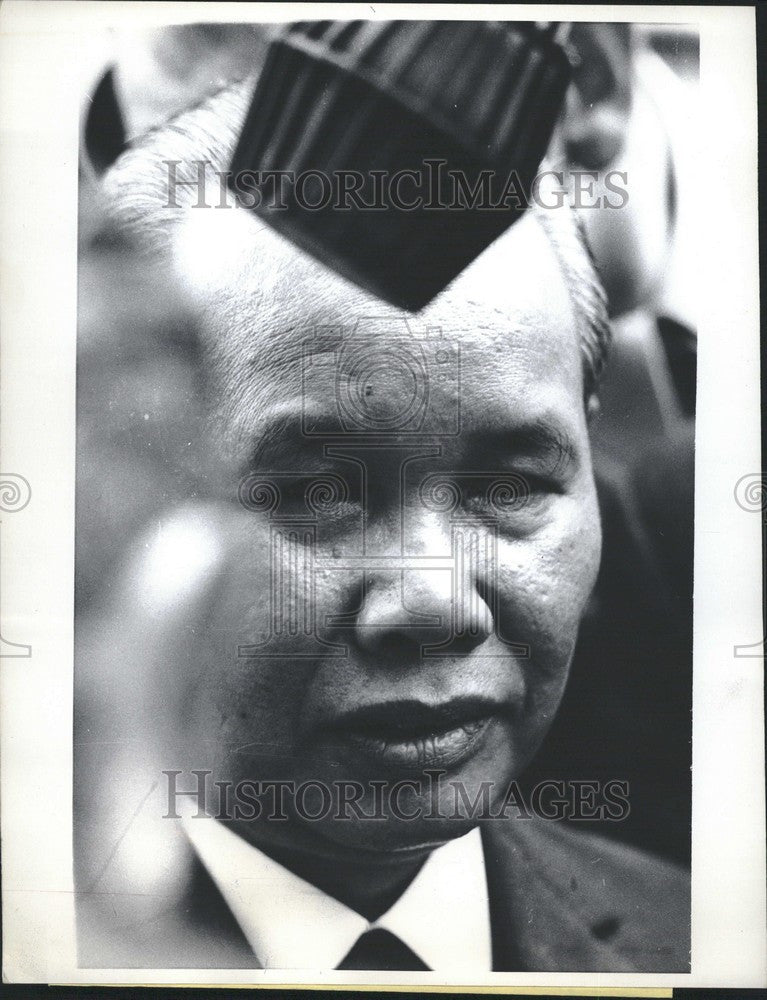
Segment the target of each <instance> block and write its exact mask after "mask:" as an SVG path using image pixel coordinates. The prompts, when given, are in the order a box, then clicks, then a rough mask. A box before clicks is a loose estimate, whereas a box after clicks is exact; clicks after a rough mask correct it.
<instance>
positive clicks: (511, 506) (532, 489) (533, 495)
mask: <svg viewBox="0 0 767 1000" xmlns="http://www.w3.org/2000/svg"><path fill="white" fill-rule="evenodd" d="M549 492H551V491H550V490H549V489H548V488H547V486H546V484H545V482H544V480H543V479H541V478H540V477H538V476H531V475H527V474H522V473H519V472H509V473H504V474H502V475H499V476H489V477H487V479H486V480H485V481H484V482H482V483H475V484H473V486H472V488H471V489H470V490H468V491H467V494H468V495H467V506H468V507H469V509H471V510H475V511H477V512H479V513H483V514H486V515H488V516H492V517H502V516H504V515H507V514H514V513H518V512H521V511H526V510H531V509H533V508H534V507H536V506H538V505H539V504H540V503H541V502H542V501H543V500H544V499H545V496H546V494H547V493H549Z"/></svg>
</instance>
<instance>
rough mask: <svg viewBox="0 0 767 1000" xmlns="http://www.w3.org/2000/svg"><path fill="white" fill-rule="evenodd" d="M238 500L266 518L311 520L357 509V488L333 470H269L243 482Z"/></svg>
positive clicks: (358, 500) (358, 501) (358, 502)
mask: <svg viewBox="0 0 767 1000" xmlns="http://www.w3.org/2000/svg"><path fill="white" fill-rule="evenodd" d="M240 500H241V502H242V503H243V505H244V506H245V507H247V508H248V509H250V510H253V511H256V512H258V511H260V512H261V513H265V514H268V516H269V517H270V518H283V517H287V518H305V519H315V518H321V517H328V516H340V515H343V514H345V513H349V512H352V511H356V510H358V509H359V504H360V499H359V489H357V488H355V487H354V486H353V485H352V484H350V483H349V482H348V481H347V480H346V479H345V478H344V477H343V476H339V475H337V474H335V473H322V474H306V475H303V474H299V473H284V472H283V473H272V474H266V475H260V474H259V475H255V474H254V475H253V476H250V477H247V479H246V480H244V481H243V483H242V485H241V488H240Z"/></svg>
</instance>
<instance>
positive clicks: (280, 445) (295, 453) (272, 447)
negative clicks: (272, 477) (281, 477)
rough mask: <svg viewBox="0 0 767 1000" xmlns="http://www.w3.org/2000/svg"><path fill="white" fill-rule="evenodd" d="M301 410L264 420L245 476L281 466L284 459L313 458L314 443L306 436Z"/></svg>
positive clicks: (289, 411)
mask: <svg viewBox="0 0 767 1000" xmlns="http://www.w3.org/2000/svg"><path fill="white" fill-rule="evenodd" d="M303 418H304V414H303V411H302V410H301V409H300V408H295V409H294V408H291V409H290V410H287V411H284V412H282V413H277V414H274V415H272V416H267V417H266V418H265V420H264V423H263V425H262V426H261V427H260V428H259V429H258V439H257V440H256V442H255V444H254V445H253V447H252V448H251V449H250V450H249V451H248V454H247V456H246V459H245V469H244V470H243V472H244V473H247V472H250V471H253V470H258V469H264V470H269V469H271V468H279V467H280V466H281V465H284V464H285V462H286V459H288V460H291V459H294V458H299V459H300V458H302V457H305V458H309V457H310V456H311V457H314V458H316V443H317V439H316V438H313V437H312V436H310V435H308V434H307V433H306V432H305V430H304V425H303Z"/></svg>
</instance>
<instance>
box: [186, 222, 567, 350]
mask: <svg viewBox="0 0 767 1000" xmlns="http://www.w3.org/2000/svg"><path fill="white" fill-rule="evenodd" d="M174 254H175V258H176V263H177V266H178V269H179V272H180V275H181V279H182V281H183V283H184V285H185V287H186V290H187V293H188V294H189V295H190V297H191V298H192V300H193V301H196V302H197V303H198V304H199V305H200V307H201V309H202V311H203V318H204V322H203V334H204V337H205V340H206V347H207V348H208V350H209V352H210V353H211V354H213V355H215V354H218V353H223V355H224V356H227V357H229V358H230V359H234V358H235V357H236V356H237V355H240V356H241V357H242V358H243V360H244V359H245V358H246V357H247V358H249V359H250V360H252V359H253V358H254V356H255V355H259V354H260V355H262V359H261V360H262V361H263V362H264V365H265V366H268V367H272V366H275V365H282V364H284V363H285V362H286V361H288V360H289V359H290V358H291V357H295V356H296V355H297V351H296V348H297V347H298V345H299V343H300V342H301V341H302V340H303V339H305V338H306V336H308V335H310V334H311V332H312V331H314V330H316V329H317V328H324V333H323V339H324V340H325V341H326V342H327V343H331V342H332V330H333V329H335V330H338V331H340V332H339V336H348V335H349V334H350V333H351V332H352V331H354V330H355V328H357V326H358V324H359V321H360V320H361V319H363V318H367V317H371V316H375V317H378V318H379V319H381V320H387V319H388V320H390V321H391V322H390V327H389V328H390V329H391V331H392V332H391V336H392V337H393V338H394V339H399V338H400V337H401V336H402V331H403V329H410V330H411V331H412V332H413V334H414V335H415V336H418V337H422V336H424V334H425V333H426V332H427V331H429V330H434V329H436V328H442V329H444V330H446V331H449V332H450V333H452V334H453V335H459V334H460V336H461V339H462V340H463V341H464V342H465V344H466V346H467V347H470V346H472V345H477V346H480V345H481V346H482V347H489V348H492V347H493V346H498V347H503V348H504V349H506V350H508V349H509V348H510V347H511V346H512V344H511V343H510V335H511V336H512V337H513V334H514V333H516V332H521V333H524V332H528V333H529V335H530V336H533V337H540V336H541V335H542V334H546V337H547V340H549V341H550V342H551V345H552V347H556V344H557V342H558V341H560V340H567V341H572V342H573V344H575V337H576V326H575V319H574V316H573V312H572V307H571V302H570V298H569V295H568V293H567V289H566V287H565V283H564V279H563V277H562V273H561V270H560V267H559V263H558V261H557V258H556V256H555V254H554V251H553V249H552V247H551V246H550V245H549V242H548V238H547V236H546V234H545V233H544V232H543V230H542V228H541V227H540V226H539V225H538V224H537V222H536V220H535V218H534V217H533V216H532V214H528V215H527V216H526V217H524V218H523V219H522V220H521V221H520V222H519V223H518V224H517V225H516V226H514V227H513V228H512V229H511V230H510V231H509V232H507V233H506V234H505V235H504V236H503V237H501V238H500V239H499V240H497V241H496V243H495V244H493V245H492V246H491V247H489V248H488V249H487V250H486V251H485V252H484V253H483V254H482V255H481V256H480V257H479V258H478V259H477V260H476V261H474V262H473V263H472V265H471V266H470V267H469V268H467V269H466V270H465V271H464V272H463V273H462V274H461V275H459V276H458V278H457V279H456V280H455V281H454V282H453V283H452V285H451V286H449V287H448V289H446V290H445V291H444V292H442V293H441V294H440V295H438V296H437V297H436V298H435V299H434V300H433V301H432V302H431V303H429V305H427V306H426V307H425V309H423V310H422V311H421V312H420V313H418V314H408V313H404V312H403V311H402V310H400V309H397V308H396V307H394V306H392V305H390V304H388V303H386V302H383V301H382V300H380V299H378V298H377V297H375V296H374V295H372V294H370V293H368V292H365V291H363V290H362V289H359V288H357V287H356V286H354V285H352V284H351V283H350V282H348V281H347V280H345V279H344V278H342V277H340V276H339V275H337V274H335V273H334V272H332V271H330V270H329V269H328V268H327V267H325V266H323V265H322V264H320V263H318V262H317V261H315V260H314V259H313V258H311V257H309V256H308V255H307V254H306V253H304V252H303V251H301V250H298V249H297V248H295V247H294V246H293V245H292V244H290V243H289V242H288V241H287V240H285V239H284V238H283V237H281V236H279V235H278V234H277V233H275V232H274V231H273V230H271V229H270V228H269V227H268V226H266V225H265V224H264V223H263V222H262V221H261V220H259V219H257V218H256V217H255V216H253V215H252V214H250V213H247V212H244V211H242V210H238V209H234V210H231V211H226V212H221V213H216V212H215V211H213V210H211V211H207V212H206V211H198V212H197V213H195V212H194V211H190V212H188V213H187V218H186V220H185V222H184V224H183V225H182V226H180V227H179V231H178V234H177V236H176V239H175V245H174ZM379 328H380V335H381V336H382V337H386V336H387V332H388V329H389V328H387V324H386V323H381V324H379ZM514 339H516V338H514ZM575 346H576V347H577V344H575ZM298 353H299V354H300V352H298Z"/></svg>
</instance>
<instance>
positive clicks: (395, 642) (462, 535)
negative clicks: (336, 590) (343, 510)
mask: <svg viewBox="0 0 767 1000" xmlns="http://www.w3.org/2000/svg"><path fill="white" fill-rule="evenodd" d="M391 534H392V536H393V535H395V534H396V530H395V531H393V532H392V533H391ZM401 537H402V534H400V538H401ZM404 537H405V544H404V545H402V544H401V543H400V542H399V539H395V538H393V537H392V539H391V541H392V543H393V544H384V545H382V541H383V539H382V538H381V536H380V535H379V537H378V538H377V539H376V544H375V545H374V551H377V552H378V553H382V554H381V555H379V556H372V557H371V559H370V565H369V567H368V568H366V570H365V572H364V581H363V585H362V595H361V600H360V605H359V610H358V612H357V614H356V617H355V622H354V635H355V641H356V644H357V646H358V647H359V648H360V649H361V650H364V651H365V652H367V653H369V654H373V655H376V656H377V657H380V658H381V659H382V660H389V661H391V660H392V659H396V660H406V661H408V662H412V661H413V660H414V659H420V658H421V657H424V656H426V657H428V656H430V655H436V656H439V655H445V656H450V655H454V656H459V655H465V654H467V653H469V652H471V650H472V649H474V648H476V647H477V646H479V645H481V644H482V643H483V642H484V641H485V640H486V639H487V638H488V637H489V636H490V635H492V633H493V631H494V622H493V616H492V612H491V609H490V601H489V599H488V598H487V595H488V593H489V592H490V586H489V574H490V572H491V570H492V567H491V565H489V562H490V560H489V559H488V558H487V557H488V554H489V553H488V545H487V537H486V532H485V531H484V529H483V528H482V526H481V525H471V524H459V523H454V522H449V521H448V522H445V521H444V520H443V519H442V518H441V517H439V516H438V515H434V514H430V513H428V512H426V513H424V514H423V515H420V516H418V517H417V518H415V519H414V518H410V519H409V521H408V525H407V528H406V530H405V532H404ZM384 548H385V550H386V552H385V553H384V552H383V551H382V550H383V549H384ZM395 548H396V549H397V551H398V552H399V553H404V554H402V555H401V565H399V566H398V565H397V562H398V561H399V560H398V557H397V556H396V555H395V553H394V551H393V549H395ZM376 562H378V565H376Z"/></svg>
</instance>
